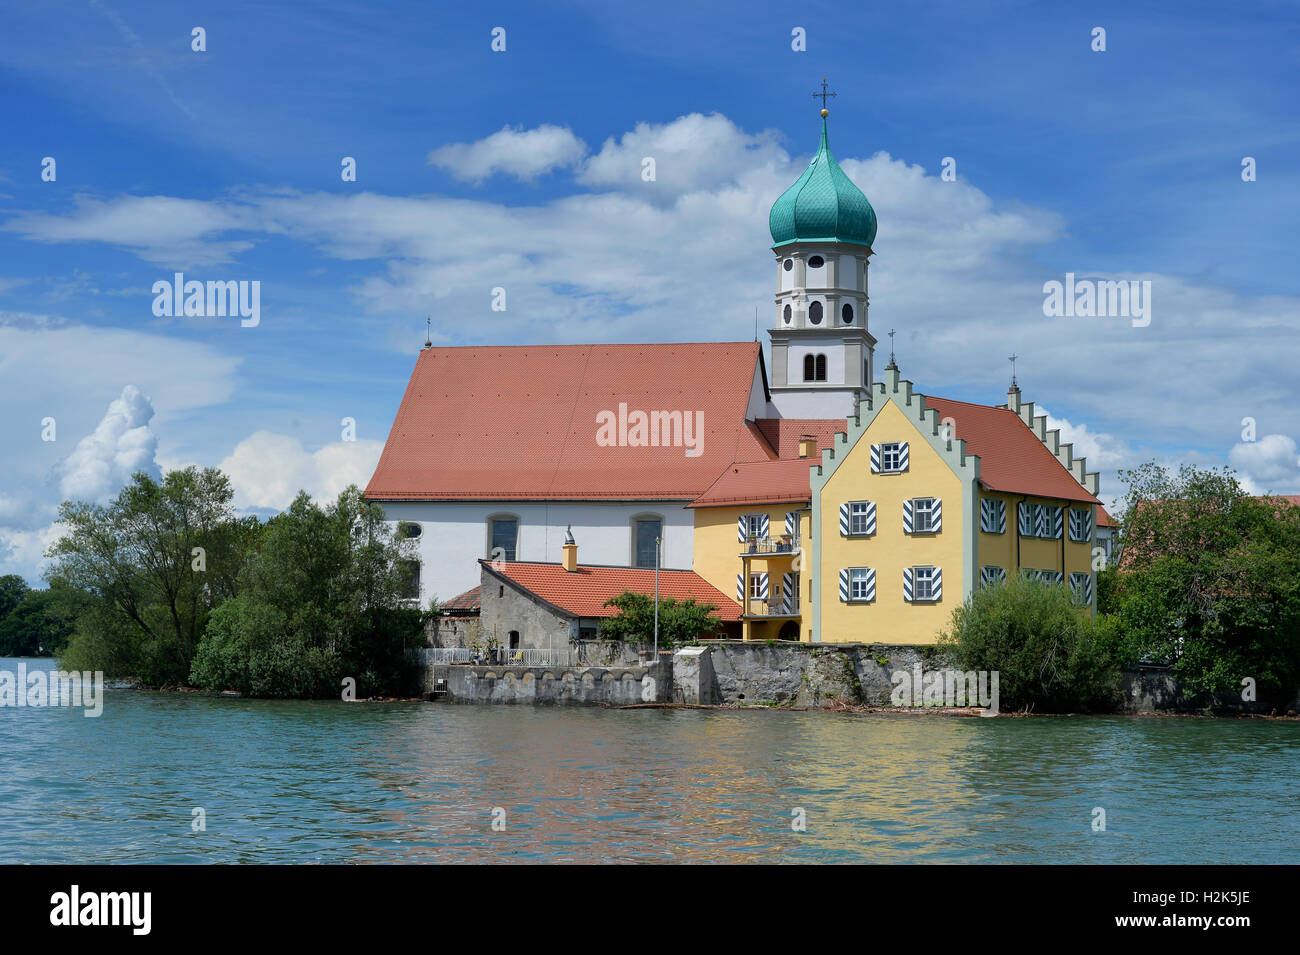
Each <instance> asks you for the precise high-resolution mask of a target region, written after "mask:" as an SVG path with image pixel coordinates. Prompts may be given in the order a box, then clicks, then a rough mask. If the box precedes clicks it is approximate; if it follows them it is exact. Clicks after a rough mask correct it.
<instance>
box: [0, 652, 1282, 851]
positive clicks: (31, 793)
mask: <svg viewBox="0 0 1300 955" xmlns="http://www.w3.org/2000/svg"><path fill="white" fill-rule="evenodd" d="M17 662H18V661H15V660H0V667H2V668H4V669H9V670H14V669H16V667H17ZM27 663H28V666H29V667H43V668H44V667H48V666H49V665H50V664H49V663H48V661H27ZM1298 771H1300V725H1298V724H1296V723H1283V722H1265V721H1253V720H1200V719H1128V718H1118V717H1117V718H1096V719H1081V718H1063V719H952V718H935V717H925V718H918V717H893V716H847V715H834V714H823V713H792V712H783V711H770V712H769V711H757V710H747V711H743V712H739V711H716V710H623V711H609V710H599V709H578V708H574V709H560V708H532V707H471V706H450V705H441V704H429V703H397V704H344V703H330V702H321V703H316V702H311V703H303V702H272V701H262V700H241V699H220V698H216V699H214V698H208V697H199V696H192V695H182V694H174V693H152V692H142V691H134V690H109V691H107V695H106V701H105V706H104V713H103V715H102V716H101V717H99V718H97V719H87V718H85V717H83V716H82V714H81V711H79V710H67V709H52V708H47V709H30V708H21V709H9V708H0V863H12V862H187V863H188V862H330V863H335V862H358V863H376V862H478V861H509V862H530V861H546V862H564V861H580V862H593V861H620V862H633V861H663V862H745V861H756V862H757V861H763V862H782V861H785V862H1048V863H1086V862H1129V863H1149V862H1207V863H1208V862H1216V863H1217V862H1225V863H1227V862H1232V863H1236V862H1255V863H1260V862H1274V863H1277V862H1288V863H1294V862H1297V861H1300V821H1297V816H1296V814H1295V810H1296V806H1297V794H1296V790H1297V776H1298V775H1300V772H1298ZM196 807H201V808H202V809H203V810H204V811H205V813H206V823H207V829H206V831H203V832H194V831H192V829H191V820H192V818H193V810H194V809H195V808H196ZM494 807H500V808H501V809H503V810H505V817H504V818H505V830H504V831H499V832H498V831H493V829H492V818H493V816H492V811H493V809H494ZM1094 807H1101V808H1103V809H1105V811H1106V823H1107V826H1106V831H1105V832H1093V831H1092V825H1091V824H1092V819H1093V810H1094ZM796 808H801V809H803V810H804V812H805V813H806V818H807V831H806V832H794V831H792V828H791V819H792V815H791V814H792V811H793V810H795V809H796Z"/></svg>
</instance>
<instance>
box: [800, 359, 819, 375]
mask: <svg viewBox="0 0 1300 955" xmlns="http://www.w3.org/2000/svg"><path fill="white" fill-rule="evenodd" d="M803 380H804V381H816V380H817V363H816V362H815V361H814V360H813V356H812V355H804V356H803Z"/></svg>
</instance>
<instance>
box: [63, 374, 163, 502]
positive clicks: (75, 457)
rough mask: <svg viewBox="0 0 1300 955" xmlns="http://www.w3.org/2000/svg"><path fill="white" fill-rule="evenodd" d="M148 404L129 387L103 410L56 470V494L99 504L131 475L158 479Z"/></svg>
mask: <svg viewBox="0 0 1300 955" xmlns="http://www.w3.org/2000/svg"><path fill="white" fill-rule="evenodd" d="M151 418H153V405H152V404H150V402H149V399H148V398H146V397H145V396H144V395H143V394H142V393H141V392H140V389H139V388H137V387H136V386H135V385H127V386H126V387H125V388H123V389H122V395H121V397H120V398H118V399H116V400H115V401H114V402H113V403H112V404H110V405H109V406H108V412H107V413H106V414H105V415H104V417H103V419H102V420H101V421H100V422H99V424H98V426H96V428H95V430H94V431H93V432H91V433H90V434H88V435H86V436H85V437H84V438H82V439H81V440H80V441H78V442H77V446H76V447H75V448H74V449H73V451H72V453H71V454H70V455H68V457H67V458H66V459H64V461H63V462H62V463H61V464H60V465H59V469H58V470H59V493H60V494H61V495H62V496H63V497H64V498H65V499H74V500H80V501H103V500H105V499H107V498H109V497H111V496H112V495H113V494H115V493H116V492H117V491H118V489H120V488H121V487H122V486H123V485H124V484H126V483H127V482H129V481H130V480H131V476H132V475H133V474H135V473H136V472H137V471H144V472H145V473H147V474H150V475H152V476H153V477H155V478H157V477H161V476H162V475H161V472H160V471H159V469H158V465H157V462H156V461H155V456H156V454H157V451H158V436H157V435H155V434H154V433H153V431H152V430H150V428H149V421H150V419H151Z"/></svg>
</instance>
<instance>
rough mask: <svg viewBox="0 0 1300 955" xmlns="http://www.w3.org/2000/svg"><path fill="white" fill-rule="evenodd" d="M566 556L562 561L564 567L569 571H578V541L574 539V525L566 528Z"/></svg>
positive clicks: (564, 550)
mask: <svg viewBox="0 0 1300 955" xmlns="http://www.w3.org/2000/svg"><path fill="white" fill-rule="evenodd" d="M562 550H563V553H564V558H563V559H562V560H561V563H562V564H563V565H564V569H565V570H567V571H568V572H569V573H571V574H574V573H577V572H578V542H577V541H575V540H574V539H573V525H569V526H568V527H566V528H565V529H564V547H563V548H562Z"/></svg>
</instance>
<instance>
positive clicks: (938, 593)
mask: <svg viewBox="0 0 1300 955" xmlns="http://www.w3.org/2000/svg"><path fill="white" fill-rule="evenodd" d="M930 597H931V598H932V599H934V600H939V599H940V598H942V597H943V568H942V567H936V568H935V569H934V575H933V576H932V577H931V578H930Z"/></svg>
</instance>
